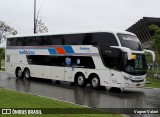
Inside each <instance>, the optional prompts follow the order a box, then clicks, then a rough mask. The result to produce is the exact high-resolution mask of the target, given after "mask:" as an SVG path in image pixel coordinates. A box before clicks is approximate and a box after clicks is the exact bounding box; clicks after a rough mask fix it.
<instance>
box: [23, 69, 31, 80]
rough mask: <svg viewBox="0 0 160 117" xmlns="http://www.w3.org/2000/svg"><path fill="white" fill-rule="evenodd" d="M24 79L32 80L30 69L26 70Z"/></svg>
mask: <svg viewBox="0 0 160 117" xmlns="http://www.w3.org/2000/svg"><path fill="white" fill-rule="evenodd" d="M24 78H26V79H29V78H30V71H29V69H25V70H24Z"/></svg>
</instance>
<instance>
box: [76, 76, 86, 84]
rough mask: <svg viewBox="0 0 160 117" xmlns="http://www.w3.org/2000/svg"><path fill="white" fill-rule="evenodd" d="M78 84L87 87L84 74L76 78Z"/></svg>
mask: <svg viewBox="0 0 160 117" xmlns="http://www.w3.org/2000/svg"><path fill="white" fill-rule="evenodd" d="M76 84H77V85H78V86H79V87H84V86H86V79H85V76H84V75H83V74H79V75H77V77H76Z"/></svg>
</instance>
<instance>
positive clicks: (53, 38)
mask: <svg viewBox="0 0 160 117" xmlns="http://www.w3.org/2000/svg"><path fill="white" fill-rule="evenodd" d="M50 39H51V45H63V44H62V38H61V36H57V35H53V36H51V37H50Z"/></svg>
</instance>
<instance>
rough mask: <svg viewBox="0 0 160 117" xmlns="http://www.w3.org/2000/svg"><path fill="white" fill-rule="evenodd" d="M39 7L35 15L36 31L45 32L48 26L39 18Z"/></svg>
mask: <svg viewBox="0 0 160 117" xmlns="http://www.w3.org/2000/svg"><path fill="white" fill-rule="evenodd" d="M39 13H40V9H39V10H38V13H37V17H36V33H47V32H48V28H47V27H46V26H45V25H44V23H43V21H42V19H41V18H40V15H39Z"/></svg>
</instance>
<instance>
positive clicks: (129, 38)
mask: <svg viewBox="0 0 160 117" xmlns="http://www.w3.org/2000/svg"><path fill="white" fill-rule="evenodd" d="M117 35H118V38H119V39H120V42H121V45H122V46H123V47H127V48H130V49H131V50H136V51H140V50H142V46H141V43H140V41H139V39H138V38H137V37H136V36H134V35H129V34H121V33H118V34H117Z"/></svg>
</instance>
